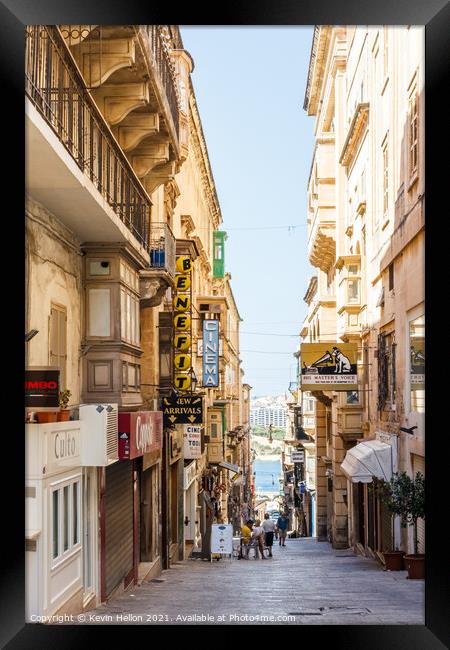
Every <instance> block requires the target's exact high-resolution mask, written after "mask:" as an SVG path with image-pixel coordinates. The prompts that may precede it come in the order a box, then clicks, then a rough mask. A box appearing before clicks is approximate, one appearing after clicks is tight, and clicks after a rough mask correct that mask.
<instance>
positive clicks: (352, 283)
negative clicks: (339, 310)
mask: <svg viewBox="0 0 450 650" xmlns="http://www.w3.org/2000/svg"><path fill="white" fill-rule="evenodd" d="M347 302H348V303H349V304H352V303H356V304H358V303H359V279H357V280H356V279H355V280H353V279H348V280H347Z"/></svg>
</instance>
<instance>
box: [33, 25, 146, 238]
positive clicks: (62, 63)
mask: <svg viewBox="0 0 450 650" xmlns="http://www.w3.org/2000/svg"><path fill="white" fill-rule="evenodd" d="M25 66H26V67H25V84H26V85H25V89H26V94H27V96H28V97H29V99H30V100H31V101H32V103H33V104H34V106H35V107H36V108H37V110H38V111H39V112H40V114H41V115H42V116H43V117H44V119H45V120H46V122H47V123H48V125H49V126H50V127H51V128H52V129H53V131H54V132H55V133H56V135H57V136H58V138H59V139H60V141H61V142H62V144H63V145H64V147H65V148H66V149H67V151H68V152H69V154H70V155H71V156H72V158H73V159H74V160H75V162H76V164H77V165H78V167H79V168H80V169H81V170H82V171H83V173H84V174H86V176H88V177H89V178H90V180H91V181H92V183H93V184H94V185H95V187H96V188H97V190H98V191H99V192H100V194H101V195H102V196H103V197H104V199H105V200H106V201H107V202H108V204H109V205H110V206H111V207H112V209H113V210H114V212H115V213H116V214H117V215H118V217H119V218H120V219H121V221H122V222H123V223H124V224H125V225H126V226H127V228H128V229H129V230H130V231H131V232H132V233H133V235H134V236H135V237H136V239H137V240H138V241H139V243H140V244H141V245H142V246H143V247H144V248H145V249H146V250H149V240H150V214H151V205H152V204H151V200H150V198H149V196H148V195H147V193H146V192H145V190H144V188H143V187H142V185H141V183H140V181H139V179H138V177H137V176H136V174H135V173H134V171H133V168H132V167H131V165H130V163H129V162H128V160H127V158H126V157H125V155H124V153H123V152H122V150H121V149H120V147H119V146H118V144H117V142H116V141H115V140H114V138H113V136H112V135H111V132H110V131H109V128H108V126H107V125H106V123H105V121H104V119H103V117H102V115H101V113H100V112H99V110H98V108H97V106H96V105H95V102H94V101H93V100H92V98H91V97H90V95H89V93H88V91H87V90H86V86H85V83H84V81H83V78H82V77H81V75H80V73H79V71H78V69H77V67H76V65H75V64H74V61H73V58H72V56H71V54H70V52H69V50H68V48H67V46H66V44H65V42H64V39H63V37H62V35H61V33H60V31H59V29H58V28H57V27H55V26H44V25H33V26H29V27H27V29H26V58H25Z"/></svg>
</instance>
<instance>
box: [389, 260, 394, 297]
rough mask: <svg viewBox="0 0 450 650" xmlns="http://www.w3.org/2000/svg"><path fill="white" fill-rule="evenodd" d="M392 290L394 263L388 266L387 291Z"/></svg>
mask: <svg viewBox="0 0 450 650" xmlns="http://www.w3.org/2000/svg"><path fill="white" fill-rule="evenodd" d="M393 288H394V262H392V263H391V264H389V291H392V289H393Z"/></svg>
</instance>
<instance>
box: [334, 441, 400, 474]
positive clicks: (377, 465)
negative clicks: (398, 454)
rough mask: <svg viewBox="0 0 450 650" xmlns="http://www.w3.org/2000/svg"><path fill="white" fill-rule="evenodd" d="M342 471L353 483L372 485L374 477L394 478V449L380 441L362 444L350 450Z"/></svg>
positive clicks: (342, 465)
mask: <svg viewBox="0 0 450 650" xmlns="http://www.w3.org/2000/svg"><path fill="white" fill-rule="evenodd" d="M341 469H342V471H343V472H344V474H345V475H346V476H347V478H348V479H349V480H350V481H352V483H371V482H372V480H373V477H374V476H376V477H377V478H380V479H383V480H385V481H390V480H391V478H392V447H391V446H390V445H387V444H386V443H384V442H380V441H379V440H368V441H367V442H360V443H358V444H357V445H356V446H355V447H353V448H352V449H349V451H348V452H347V454H346V456H345V458H344V460H343V462H342V463H341Z"/></svg>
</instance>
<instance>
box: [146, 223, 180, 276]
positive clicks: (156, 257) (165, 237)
mask: <svg viewBox="0 0 450 650" xmlns="http://www.w3.org/2000/svg"><path fill="white" fill-rule="evenodd" d="M149 247H150V268H152V269H164V270H165V271H167V272H168V273H169V275H171V276H172V277H174V276H175V251H176V241H175V237H174V235H173V233H172V231H171V229H170V228H169V226H168V225H167V224H166V223H152V230H151V237H150V244H149Z"/></svg>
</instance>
